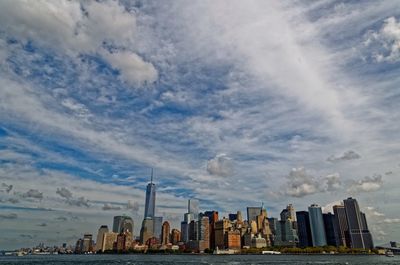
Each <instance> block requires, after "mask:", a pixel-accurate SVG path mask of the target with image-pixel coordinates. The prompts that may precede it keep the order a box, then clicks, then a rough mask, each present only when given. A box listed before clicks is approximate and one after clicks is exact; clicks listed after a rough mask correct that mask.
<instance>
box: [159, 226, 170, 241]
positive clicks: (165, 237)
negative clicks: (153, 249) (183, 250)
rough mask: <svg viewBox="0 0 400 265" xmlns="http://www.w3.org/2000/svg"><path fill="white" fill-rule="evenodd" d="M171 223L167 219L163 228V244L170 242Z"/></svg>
mask: <svg viewBox="0 0 400 265" xmlns="http://www.w3.org/2000/svg"><path fill="white" fill-rule="evenodd" d="M169 233H170V225H169V222H168V221H165V222H164V223H163V225H162V229H161V244H162V245H167V244H169V243H170V234H169Z"/></svg>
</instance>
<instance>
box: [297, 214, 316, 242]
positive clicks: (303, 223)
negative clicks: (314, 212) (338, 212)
mask: <svg viewBox="0 0 400 265" xmlns="http://www.w3.org/2000/svg"><path fill="white" fill-rule="evenodd" d="M296 217H297V227H298V233H299V246H300V247H311V246H312V245H313V244H312V236H311V227H310V215H309V214H308V212H307V211H300V212H296Z"/></svg>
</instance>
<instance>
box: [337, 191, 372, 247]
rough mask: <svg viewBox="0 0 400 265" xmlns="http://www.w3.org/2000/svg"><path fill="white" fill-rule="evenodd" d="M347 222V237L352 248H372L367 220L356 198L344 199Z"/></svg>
mask: <svg viewBox="0 0 400 265" xmlns="http://www.w3.org/2000/svg"><path fill="white" fill-rule="evenodd" d="M344 208H345V210H346V216H347V223H348V226H349V237H350V244H351V247H352V248H364V249H370V248H373V242H372V236H371V233H370V232H369V230H368V225H367V220H366V218H365V215H364V213H362V212H360V207H359V206H358V203H357V200H356V199H353V198H348V199H346V200H344Z"/></svg>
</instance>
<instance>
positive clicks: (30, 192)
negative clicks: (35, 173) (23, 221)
mask: <svg viewBox="0 0 400 265" xmlns="http://www.w3.org/2000/svg"><path fill="white" fill-rule="evenodd" d="M22 197H24V198H34V199H39V200H41V199H43V193H42V192H40V191H39V190H36V189H30V190H28V191H27V192H25V193H23V194H22Z"/></svg>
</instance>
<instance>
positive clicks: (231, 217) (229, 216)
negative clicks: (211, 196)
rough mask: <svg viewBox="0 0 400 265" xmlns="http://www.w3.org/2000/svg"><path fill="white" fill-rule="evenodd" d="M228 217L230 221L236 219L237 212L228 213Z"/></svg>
mask: <svg viewBox="0 0 400 265" xmlns="http://www.w3.org/2000/svg"><path fill="white" fill-rule="evenodd" d="M228 219H229V221H231V222H233V221H236V219H237V214H236V213H230V214H229V215H228Z"/></svg>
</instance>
